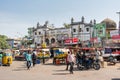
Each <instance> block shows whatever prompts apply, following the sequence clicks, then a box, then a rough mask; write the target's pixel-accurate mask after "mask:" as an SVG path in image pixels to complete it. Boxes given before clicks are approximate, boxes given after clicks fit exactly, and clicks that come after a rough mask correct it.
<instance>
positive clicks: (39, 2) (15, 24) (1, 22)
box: [0, 0, 120, 38]
mask: <svg viewBox="0 0 120 80" xmlns="http://www.w3.org/2000/svg"><path fill="white" fill-rule="evenodd" d="M119 11H120V0H0V34H1V35H6V36H8V37H9V38H14V37H23V36H24V35H27V29H28V28H29V27H36V25H37V22H39V23H40V25H43V24H44V23H45V21H49V24H54V26H55V27H63V24H64V23H68V24H69V23H70V20H71V18H72V17H73V18H74V21H76V22H77V21H81V17H82V16H84V17H85V22H86V23H89V22H90V20H94V19H95V20H96V22H97V23H100V22H101V21H103V20H104V19H105V18H110V19H112V20H114V21H115V22H116V24H117V26H118V21H119V15H118V14H116V12H119Z"/></svg>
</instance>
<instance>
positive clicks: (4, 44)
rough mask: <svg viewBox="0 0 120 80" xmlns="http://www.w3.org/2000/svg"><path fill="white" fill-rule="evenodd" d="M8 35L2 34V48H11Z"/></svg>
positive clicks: (0, 42)
mask: <svg viewBox="0 0 120 80" xmlns="http://www.w3.org/2000/svg"><path fill="white" fill-rule="evenodd" d="M6 39H7V36H5V35H0V49H7V48H10V46H9V44H8V43H7V41H6Z"/></svg>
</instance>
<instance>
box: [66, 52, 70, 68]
mask: <svg viewBox="0 0 120 80" xmlns="http://www.w3.org/2000/svg"><path fill="white" fill-rule="evenodd" d="M69 55H70V52H69V51H68V54H67V57H66V64H67V65H66V70H68V67H69V65H70V63H69V61H68V56H69Z"/></svg>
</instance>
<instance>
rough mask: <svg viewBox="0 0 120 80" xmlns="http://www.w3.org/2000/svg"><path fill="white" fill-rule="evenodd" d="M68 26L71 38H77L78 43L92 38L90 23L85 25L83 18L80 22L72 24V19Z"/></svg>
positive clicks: (91, 25)
mask: <svg viewBox="0 0 120 80" xmlns="http://www.w3.org/2000/svg"><path fill="white" fill-rule="evenodd" d="M94 24H95V20H94ZM70 26H71V37H72V38H78V39H79V41H88V40H90V39H91V38H92V32H93V23H92V21H90V23H85V21H84V17H82V18H81V21H80V22H74V19H73V18H72V19H71V24H70Z"/></svg>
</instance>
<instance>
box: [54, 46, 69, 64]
mask: <svg viewBox="0 0 120 80" xmlns="http://www.w3.org/2000/svg"><path fill="white" fill-rule="evenodd" d="M68 51H69V49H65V48H54V58H53V64H60V63H65V64H66V57H67V54H68Z"/></svg>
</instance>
